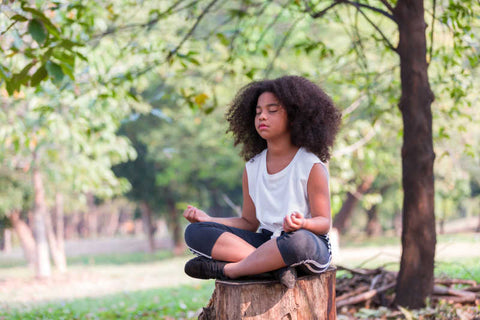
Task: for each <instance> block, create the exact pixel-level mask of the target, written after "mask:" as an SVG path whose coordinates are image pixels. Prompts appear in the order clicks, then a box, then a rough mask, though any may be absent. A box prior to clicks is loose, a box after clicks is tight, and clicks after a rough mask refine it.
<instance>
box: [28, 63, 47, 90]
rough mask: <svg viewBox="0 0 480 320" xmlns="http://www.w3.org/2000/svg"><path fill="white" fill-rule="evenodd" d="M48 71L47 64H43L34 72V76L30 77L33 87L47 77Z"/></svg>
mask: <svg viewBox="0 0 480 320" xmlns="http://www.w3.org/2000/svg"><path fill="white" fill-rule="evenodd" d="M47 75H48V72H47V69H46V68H45V65H43V66H41V67H40V68H38V69H37V71H35V73H34V74H33V76H32V78H31V79H30V86H31V87H36V86H38V84H39V83H40V82H41V81H42V80H43V79H45V78H46V77H47Z"/></svg>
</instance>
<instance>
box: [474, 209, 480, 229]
mask: <svg viewBox="0 0 480 320" xmlns="http://www.w3.org/2000/svg"><path fill="white" fill-rule="evenodd" d="M475 232H480V213H479V214H478V225H477V229H475Z"/></svg>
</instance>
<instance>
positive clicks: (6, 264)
mask: <svg viewBox="0 0 480 320" xmlns="http://www.w3.org/2000/svg"><path fill="white" fill-rule="evenodd" d="M171 257H173V253H172V252H171V251H157V252H155V253H148V252H130V253H112V254H99V255H89V256H78V257H68V258H67V265H69V266H79V265H80V266H82V265H83V266H87V265H89V266H93V265H95V266H98V265H125V264H142V263H150V262H156V261H161V260H165V259H168V258H171ZM23 266H25V260H24V259H23V258H22V259H5V260H0V269H9V268H15V267H23Z"/></svg>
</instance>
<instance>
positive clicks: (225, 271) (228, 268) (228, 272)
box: [223, 263, 237, 279]
mask: <svg viewBox="0 0 480 320" xmlns="http://www.w3.org/2000/svg"><path fill="white" fill-rule="evenodd" d="M232 267H233V263H227V264H226V265H225V267H224V268H223V274H224V275H225V276H227V277H228V278H230V279H235V278H237V276H236V275H235V273H234V272H232Z"/></svg>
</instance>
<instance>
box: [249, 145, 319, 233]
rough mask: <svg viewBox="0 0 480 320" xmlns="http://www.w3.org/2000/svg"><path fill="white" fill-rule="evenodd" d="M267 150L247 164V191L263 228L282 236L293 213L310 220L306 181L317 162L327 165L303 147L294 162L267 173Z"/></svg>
mask: <svg viewBox="0 0 480 320" xmlns="http://www.w3.org/2000/svg"><path fill="white" fill-rule="evenodd" d="M266 159H267V149H265V150H263V151H262V152H261V153H259V154H257V155H256V156H255V157H253V158H252V159H250V161H248V162H247V163H246V165H245V167H246V170H247V177H248V192H249V195H250V197H251V198H252V201H253V203H254V204H255V209H256V217H257V219H258V221H259V222H260V229H266V230H268V231H270V232H273V236H272V237H275V236H279V235H280V233H281V232H282V231H283V218H284V217H285V216H286V215H287V214H290V213H292V212H294V211H297V212H300V213H302V214H303V215H304V216H305V217H306V218H311V217H312V215H311V212H310V205H309V201H308V192H307V182H308V177H309V175H310V171H311V170H312V167H313V165H314V164H315V163H321V164H322V166H323V167H324V168H325V171H326V172H327V177H328V170H327V168H326V166H325V164H324V163H323V162H322V161H321V160H320V159H319V158H318V157H317V156H316V155H315V154H313V153H311V152H309V151H307V150H306V149H304V148H300V149H298V151H297V153H296V154H295V156H294V157H293V159H292V161H290V163H289V164H288V166H286V167H285V168H284V169H282V170H281V171H279V172H277V173H274V174H269V173H268V172H267V161H266Z"/></svg>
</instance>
